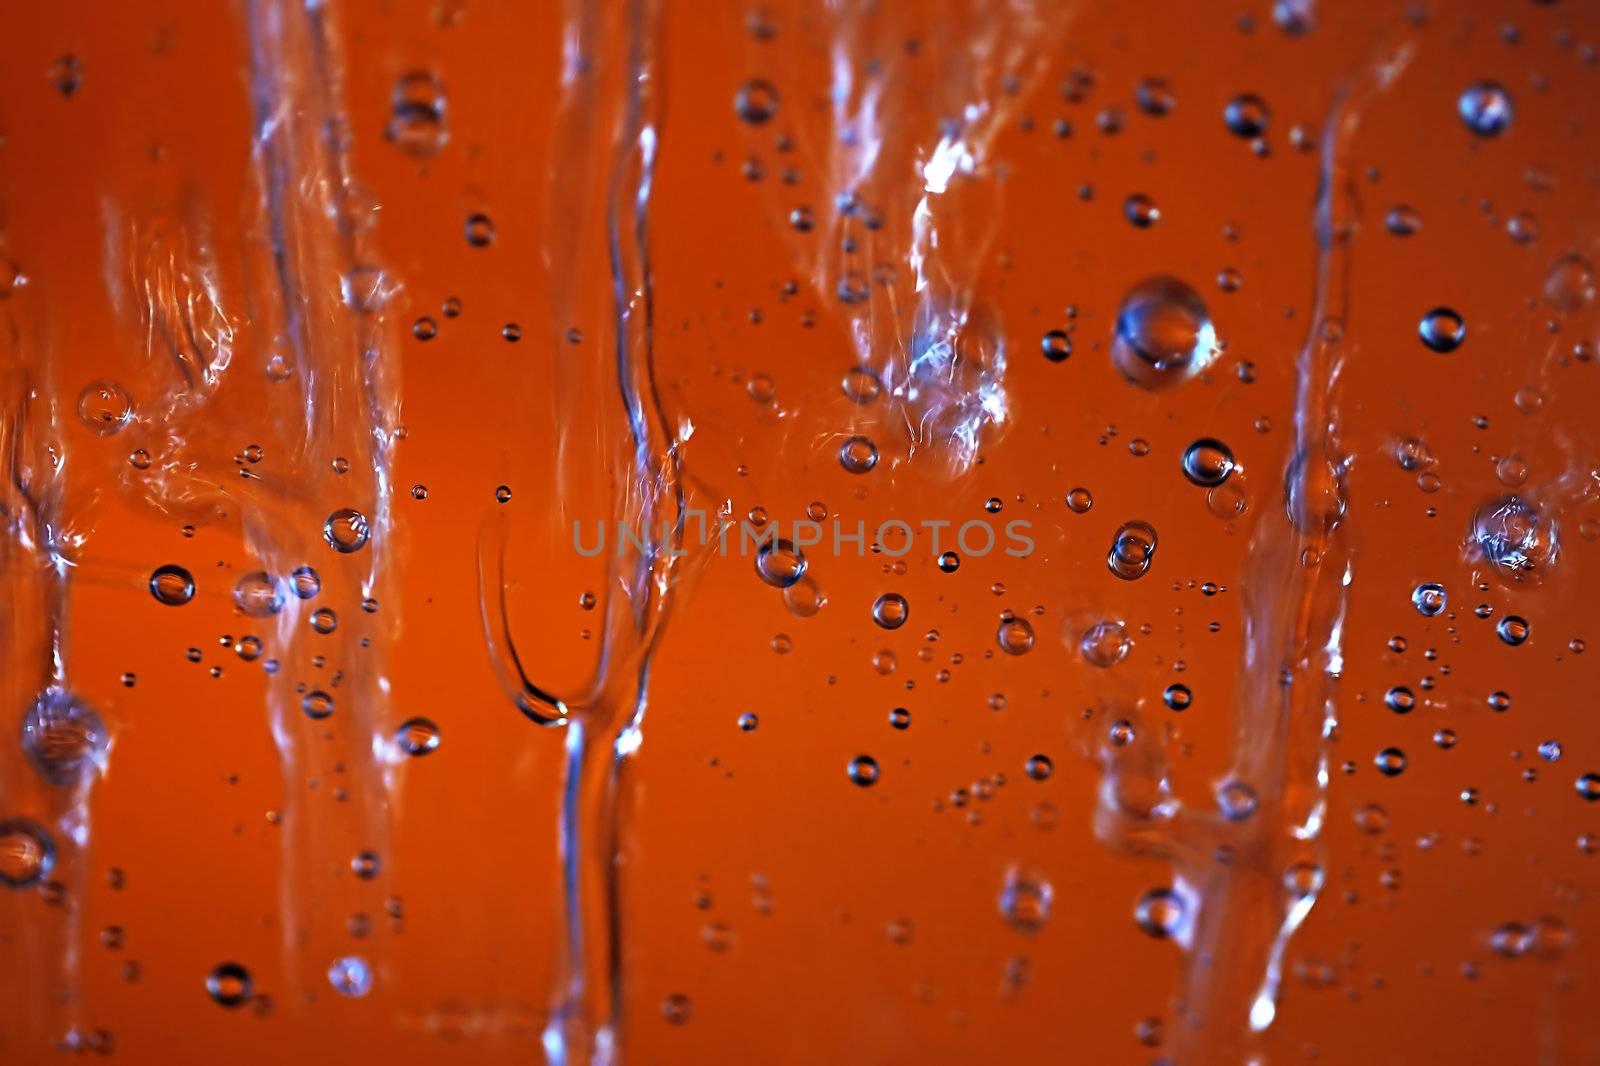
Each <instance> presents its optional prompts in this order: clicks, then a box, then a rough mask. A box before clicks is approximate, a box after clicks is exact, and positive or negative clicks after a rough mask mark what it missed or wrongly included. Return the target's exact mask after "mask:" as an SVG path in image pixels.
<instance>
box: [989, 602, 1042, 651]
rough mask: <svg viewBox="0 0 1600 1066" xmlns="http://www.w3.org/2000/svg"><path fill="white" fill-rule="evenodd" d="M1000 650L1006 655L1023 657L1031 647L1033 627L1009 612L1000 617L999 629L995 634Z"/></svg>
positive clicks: (1024, 619) (1025, 620)
mask: <svg viewBox="0 0 1600 1066" xmlns="http://www.w3.org/2000/svg"><path fill="white" fill-rule="evenodd" d="M995 640H996V641H997V642H998V643H999V645H1000V650H1001V651H1003V652H1005V653H1006V654H1007V655H1023V654H1026V653H1027V651H1028V650H1029V649H1030V648H1032V647H1033V626H1032V625H1030V624H1029V622H1028V620H1027V619H1026V618H1018V617H1017V616H1015V615H1013V614H1011V613H1010V612H1009V611H1008V612H1006V613H1005V614H1003V615H1001V616H1000V629H999V630H998V631H997V632H996V633H995Z"/></svg>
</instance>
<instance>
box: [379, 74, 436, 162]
mask: <svg viewBox="0 0 1600 1066" xmlns="http://www.w3.org/2000/svg"><path fill="white" fill-rule="evenodd" d="M445 102H446V101H445V94H444V86H443V85H441V84H439V79H438V78H436V77H434V76H433V75H432V74H431V73H429V72H428V71H425V70H413V71H410V72H408V73H405V74H402V75H401V76H400V78H399V80H398V81H396V82H395V86H394V96H393V99H392V101H391V104H390V116H389V126H388V130H387V131H386V132H387V136H388V138H389V143H391V144H393V145H394V146H395V147H396V148H399V149H400V150H401V151H402V152H405V153H406V154H407V155H410V156H413V157H415V158H417V159H431V158H432V157H433V156H435V155H438V154H439V149H441V148H443V147H444V144H445V141H446V140H447V139H448V138H449V130H448V129H447V127H446V125H445Z"/></svg>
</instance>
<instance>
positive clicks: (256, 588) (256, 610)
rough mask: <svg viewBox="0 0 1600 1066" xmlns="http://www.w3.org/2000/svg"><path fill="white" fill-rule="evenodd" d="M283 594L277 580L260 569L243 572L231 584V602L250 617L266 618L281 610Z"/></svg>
mask: <svg viewBox="0 0 1600 1066" xmlns="http://www.w3.org/2000/svg"><path fill="white" fill-rule="evenodd" d="M283 601H284V595H283V590H282V589H281V588H280V587H279V585H278V582H276V581H274V580H273V579H272V576H271V575H270V574H266V573H263V572H261V571H260V570H257V571H254V572H252V573H248V574H245V575H244V576H243V577H241V578H240V579H239V582H238V584H236V585H234V586H233V602H234V604H235V605H236V606H237V607H238V608H239V610H241V611H243V612H244V613H245V614H247V615H249V616H250V617H251V618H266V617H269V616H271V615H275V614H277V613H278V612H279V611H281V610H283Z"/></svg>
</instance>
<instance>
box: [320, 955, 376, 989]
mask: <svg viewBox="0 0 1600 1066" xmlns="http://www.w3.org/2000/svg"><path fill="white" fill-rule="evenodd" d="M328 983H329V984H331V985H332V986H333V987H334V988H335V989H336V990H337V991H338V992H339V993H340V994H341V995H346V996H353V997H359V996H364V995H366V994H367V993H368V992H370V991H372V967H371V966H370V965H368V964H367V960H366V959H364V958H362V957H361V956H360V955H345V956H343V957H342V958H337V959H334V960H333V963H332V965H330V966H329V967H328Z"/></svg>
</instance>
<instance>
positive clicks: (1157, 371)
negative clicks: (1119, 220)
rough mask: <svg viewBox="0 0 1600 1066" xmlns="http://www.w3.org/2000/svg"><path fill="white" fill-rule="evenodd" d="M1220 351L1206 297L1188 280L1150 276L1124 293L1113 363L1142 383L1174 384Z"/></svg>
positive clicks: (1147, 385) (1150, 385) (1155, 387)
mask: <svg viewBox="0 0 1600 1066" xmlns="http://www.w3.org/2000/svg"><path fill="white" fill-rule="evenodd" d="M1217 351H1218V348H1217V336H1216V330H1215V328H1214V327H1213V326H1212V324H1211V317H1210V313H1209V312H1208V311H1207V310H1206V305H1205V301H1204V300H1202V299H1200V294H1199V293H1197V292H1195V291H1194V289H1192V288H1190V287H1189V286H1188V285H1187V284H1185V283H1184V282H1182V281H1179V280H1178V279H1176V278H1170V277H1155V278H1150V279H1148V280H1146V281H1142V282H1140V283H1139V284H1138V285H1135V286H1134V287H1133V288H1132V289H1131V290H1130V291H1129V292H1128V294H1127V296H1125V297H1124V298H1123V301H1122V307H1121V309H1120V310H1119V311H1118V312H1117V322H1116V330H1115V334H1114V336H1113V338H1112V344H1111V362H1112V365H1114V366H1115V367H1116V368H1117V369H1118V370H1119V371H1121V372H1122V375H1123V377H1125V378H1127V379H1128V380H1129V381H1131V382H1133V383H1134V384H1136V385H1138V386H1140V387H1141V388H1145V389H1150V390H1152V391H1158V390H1161V389H1170V388H1173V387H1174V386H1176V385H1178V384H1181V383H1182V382H1184V381H1187V380H1189V379H1190V378H1192V377H1194V376H1195V375H1197V374H1199V373H1200V372H1201V371H1203V370H1205V369H1206V367H1208V366H1209V365H1210V364H1211V361H1212V360H1213V359H1214V358H1215V357H1216V354H1217Z"/></svg>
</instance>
